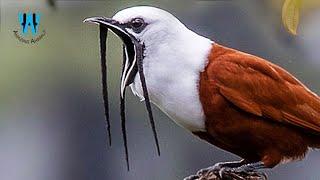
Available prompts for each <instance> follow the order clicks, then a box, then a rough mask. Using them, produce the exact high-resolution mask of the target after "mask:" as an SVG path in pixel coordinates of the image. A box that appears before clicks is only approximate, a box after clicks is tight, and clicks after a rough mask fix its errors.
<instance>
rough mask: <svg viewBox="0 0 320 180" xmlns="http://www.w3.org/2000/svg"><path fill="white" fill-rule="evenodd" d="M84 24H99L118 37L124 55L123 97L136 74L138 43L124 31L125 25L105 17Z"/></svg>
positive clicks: (91, 19)
mask: <svg viewBox="0 0 320 180" xmlns="http://www.w3.org/2000/svg"><path fill="white" fill-rule="evenodd" d="M84 22H89V23H95V24H99V25H100V26H102V27H105V28H106V29H110V30H111V31H112V32H113V33H115V34H116V35H117V36H118V37H120V38H121V40H122V41H123V44H124V48H125V51H124V53H125V54H124V55H125V60H124V62H123V63H124V64H123V68H122V75H121V85H120V89H121V96H122V97H123V96H124V92H125V88H126V87H127V86H129V85H130V84H131V83H132V82H133V81H134V78H135V76H136V74H137V72H138V67H137V63H136V61H137V59H136V56H137V53H142V52H137V46H139V45H141V44H140V43H139V41H138V40H137V39H136V38H135V37H133V36H132V35H131V34H129V33H128V32H127V30H126V27H127V26H126V24H121V23H119V22H118V21H116V20H114V19H111V18H106V17H91V18H87V19H85V20H84Z"/></svg>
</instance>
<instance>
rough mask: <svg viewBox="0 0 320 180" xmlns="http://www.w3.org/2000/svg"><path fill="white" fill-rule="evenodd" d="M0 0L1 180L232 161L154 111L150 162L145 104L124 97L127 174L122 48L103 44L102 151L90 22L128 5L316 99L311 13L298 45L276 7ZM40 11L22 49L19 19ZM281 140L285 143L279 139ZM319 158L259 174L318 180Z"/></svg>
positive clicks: (158, 178) (165, 179)
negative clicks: (34, 34) (123, 105)
mask: <svg viewBox="0 0 320 180" xmlns="http://www.w3.org/2000/svg"><path fill="white" fill-rule="evenodd" d="M52 2H53V1H51V3H48V2H47V1H45V0H1V1H0V3H1V4H0V5H1V6H0V7H1V8H0V10H1V21H0V22H1V23H0V67H1V70H0V179H1V180H44V179H45V180H75V179H76V180H100V179H101V180H132V179H137V180H151V179H152V180H178V179H182V178H183V177H185V176H188V175H190V174H194V173H195V172H196V171H197V170H198V169H200V168H204V167H208V166H211V165H213V164H214V163H217V162H220V161H230V160H238V159H239V158H238V157H236V156H234V155H232V154H230V153H228V152H225V151H222V150H220V149H218V148H216V147H213V146H210V145H208V144H207V143H204V142H202V141H201V140H199V139H198V138H195V137H194V136H193V135H191V134H190V133H189V132H188V131H186V130H184V129H182V128H181V127H179V126H177V125H176V124H174V123H173V122H172V121H171V120H170V119H169V118H168V117H167V116H165V115H164V114H163V113H162V112H160V111H159V110H158V109H157V108H156V107H155V106H154V107H153V108H154V113H155V119H156V123H157V124H156V126H157V130H158V135H159V139H160V146H161V150H162V155H161V157H158V156H157V155H156V150H155V147H154V141H153V137H152V133H151V130H150V128H149V124H148V119H147V117H146V111H145V107H144V104H143V103H141V102H139V100H138V98H137V97H134V96H133V95H132V93H131V91H130V92H128V102H127V116H128V124H127V126H128V141H129V152H130V160H131V171H130V172H127V170H126V165H125V159H124V149H123V147H122V137H121V133H120V117H119V101H118V99H119V81H120V80H119V79H120V68H121V61H122V60H121V57H122V56H121V41H120V40H119V39H118V38H116V37H115V36H114V35H110V36H109V41H108V60H109V67H110V68H109V70H110V71H109V87H111V88H110V89H109V91H110V97H111V100H110V106H111V121H112V134H113V145H112V147H111V148H106V144H107V138H106V131H105V129H104V126H105V122H104V117H103V106H102V96H101V87H100V65H99V64H100V62H99V48H98V47H99V45H98V27H97V26H94V25H88V24H83V23H82V21H83V19H85V18H86V17H90V16H99V15H103V16H112V15H113V14H114V13H116V12H117V11H119V10H121V9H123V8H126V7H130V6H136V5H152V6H157V7H161V8H163V9H165V10H167V11H169V12H171V13H173V14H174V15H175V16H176V17H178V18H179V19H180V20H181V21H182V22H183V23H184V24H186V25H187V26H188V27H189V28H190V29H192V30H193V31H195V32H197V33H199V34H201V35H203V36H206V37H208V38H210V39H212V40H214V41H216V42H218V43H220V44H224V45H226V46H229V47H233V48H236V49H240V50H242V51H245V52H249V53H252V54H255V55H258V56H261V57H264V58H266V59H269V60H270V61H272V62H274V63H276V64H278V65H281V66H282V67H284V68H285V69H287V70H289V71H290V72H292V73H293V74H294V75H295V76H296V77H298V78H299V79H300V80H301V81H302V82H304V83H305V84H306V85H307V86H308V87H310V89H312V90H313V91H314V92H316V93H318V94H320V79H319V77H320V76H319V74H320V59H319V57H320V21H319V19H320V10H319V9H317V8H312V11H308V12H303V13H302V19H301V24H300V27H299V30H298V33H299V35H298V36H292V35H290V34H289V33H287V32H286V30H285V29H284V27H283V25H282V23H281V6H282V3H283V1H281V0H273V1H272V0H259V1H256V0H225V1H223V0H220V1H214V0H212V1H210V0H206V1H196V0H192V1H191V0H189V1H186V0H183V1H178V0H163V1H156V0H100V1H85V0H83V1H75V0H69V1H66V0H65V1H60V0H58V1H55V3H52ZM20 11H22V12H27V11H32V12H40V13H41V21H40V29H42V30H46V35H45V36H44V37H43V39H42V40H41V41H39V42H38V43H36V44H23V43H21V42H19V41H18V39H16V37H15V36H14V33H13V31H14V30H20V26H19V22H18V16H17V14H18V12H20ZM284 138H285V137H284ZM319 165H320V152H317V151H312V152H311V153H309V154H308V155H307V158H306V159H304V160H303V161H301V162H294V163H290V164H288V165H285V166H278V167H276V168H275V169H274V170H272V171H268V175H269V177H270V179H274V180H275V179H298V180H300V179H320V171H319Z"/></svg>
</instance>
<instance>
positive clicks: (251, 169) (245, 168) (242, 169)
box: [219, 161, 267, 179]
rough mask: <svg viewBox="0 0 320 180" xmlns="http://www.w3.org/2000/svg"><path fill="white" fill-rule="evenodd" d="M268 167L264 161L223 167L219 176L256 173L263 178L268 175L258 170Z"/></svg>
mask: <svg viewBox="0 0 320 180" xmlns="http://www.w3.org/2000/svg"><path fill="white" fill-rule="evenodd" d="M264 168H267V167H266V166H265V165H264V163H263V162H261V161H260V162H256V163H250V164H244V165H242V166H239V167H234V168H232V167H222V168H221V169H220V170H219V176H220V177H221V178H223V176H224V174H230V173H234V174H241V175H244V176H250V175H256V176H259V177H261V179H266V175H265V174H264V173H261V172H257V170H260V169H264Z"/></svg>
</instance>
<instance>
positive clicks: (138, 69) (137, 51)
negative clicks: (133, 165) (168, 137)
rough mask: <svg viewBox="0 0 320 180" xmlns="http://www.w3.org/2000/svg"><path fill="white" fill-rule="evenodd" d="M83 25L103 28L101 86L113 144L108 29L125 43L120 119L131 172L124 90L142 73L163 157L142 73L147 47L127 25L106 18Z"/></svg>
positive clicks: (98, 18)
mask: <svg viewBox="0 0 320 180" xmlns="http://www.w3.org/2000/svg"><path fill="white" fill-rule="evenodd" d="M84 22H90V23H95V24H98V25H100V55H101V70H102V87H103V99H104V106H105V116H106V121H107V130H108V134H109V143H110V145H111V133H110V122H109V110H108V109H109V108H108V106H109V105H108V91H107V64H106V40H107V33H108V29H110V30H111V31H112V32H114V33H115V34H116V35H117V36H118V37H120V38H121V39H122V41H123V64H122V74H121V84H120V111H121V113H120V116H121V127H122V134H123V140H124V146H125V153H126V161H127V168H128V170H129V157H128V149H127V136H126V125H125V122H126V119H125V90H126V87H127V86H129V85H130V84H132V83H133V81H134V78H135V77H136V75H137V73H139V76H140V81H141V85H142V90H143V96H144V99H145V104H146V108H147V111H148V115H149V119H150V123H151V128H152V130H153V134H154V138H155V142H156V146H157V152H158V154H159V155H160V148H159V143H158V138H157V133H156V129H155V123H154V120H153V115H152V110H151V104H150V99H149V95H148V90H147V86H146V80H145V77H144V73H143V58H144V44H143V43H141V42H140V41H139V40H138V39H136V38H135V37H134V36H132V35H131V34H130V33H128V31H127V30H126V28H127V25H126V24H121V23H119V22H118V21H116V20H113V19H110V18H106V17H91V18H87V19H85V20H84Z"/></svg>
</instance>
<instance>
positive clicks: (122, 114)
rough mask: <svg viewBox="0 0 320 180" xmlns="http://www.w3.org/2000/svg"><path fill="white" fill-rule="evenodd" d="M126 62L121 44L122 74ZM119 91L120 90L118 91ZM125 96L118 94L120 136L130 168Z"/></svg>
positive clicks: (124, 94)
mask: <svg viewBox="0 0 320 180" xmlns="http://www.w3.org/2000/svg"><path fill="white" fill-rule="evenodd" d="M125 63H126V56H125V47H124V45H123V63H122V76H123V75H124V74H123V73H124V72H123V71H124V66H125ZM120 93H121V92H120ZM125 96H126V93H125V92H124V93H123V96H121V94H120V118H121V130H122V137H123V145H124V150H125V154H126V162H127V169H128V171H129V170H130V166H129V153H128V142H127V128H126V108H125Z"/></svg>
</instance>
